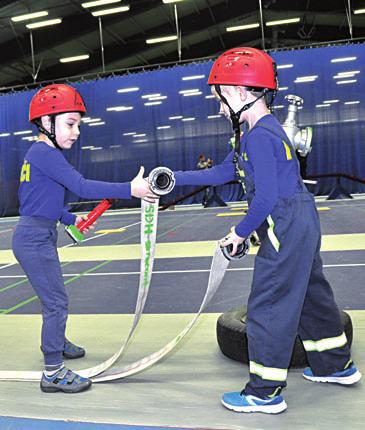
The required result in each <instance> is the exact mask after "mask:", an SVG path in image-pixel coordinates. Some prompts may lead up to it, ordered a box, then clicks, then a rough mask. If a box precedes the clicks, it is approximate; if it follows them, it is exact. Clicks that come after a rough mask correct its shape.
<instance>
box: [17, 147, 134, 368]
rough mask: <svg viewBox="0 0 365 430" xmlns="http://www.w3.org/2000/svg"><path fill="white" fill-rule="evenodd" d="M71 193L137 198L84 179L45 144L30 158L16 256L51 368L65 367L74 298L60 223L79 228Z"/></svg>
mask: <svg viewBox="0 0 365 430" xmlns="http://www.w3.org/2000/svg"><path fill="white" fill-rule="evenodd" d="M66 189H68V190H70V191H72V192H73V193H75V194H77V195H79V196H80V197H83V198H91V199H101V198H117V199H129V198H131V187H130V183H129V182H128V183H111V182H101V181H92V180H88V179H85V178H83V176H82V175H81V174H80V173H79V172H77V171H76V170H75V168H74V167H73V166H72V165H71V164H70V163H68V162H67V160H66V159H65V157H64V156H63V154H62V152H61V151H60V150H58V149H56V148H52V147H50V146H49V145H47V144H46V143H45V142H43V141H39V142H37V143H34V144H33V145H32V146H31V147H30V149H29V150H28V152H27V153H26V155H25V159H24V164H23V167H22V170H21V175H20V188H19V202H20V210H19V211H20V215H21V216H20V220H19V223H18V225H17V227H16V230H15V232H14V235H13V251H14V255H15V257H16V259H17V260H18V262H19V263H20V265H21V267H22V268H23V270H24V272H25V273H26V275H27V277H28V279H29V281H30V283H31V285H32V287H33V288H34V290H35V292H36V294H37V295H38V297H39V299H40V301H41V304H42V315H43V326H42V350H43V353H44V360H45V364H46V365H58V364H60V363H62V352H63V348H64V343H65V328H66V320H67V315H68V298H67V293H66V291H65V286H64V283H63V279H62V272H61V267H60V262H59V258H58V253H57V222H58V221H60V222H62V223H63V224H65V225H70V224H74V223H75V220H76V216H75V215H73V214H71V213H69V212H67V211H66V210H65V209H64V197H65V191H66Z"/></svg>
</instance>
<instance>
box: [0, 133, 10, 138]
mask: <svg viewBox="0 0 365 430" xmlns="http://www.w3.org/2000/svg"><path fill="white" fill-rule="evenodd" d="M8 136H10V133H0V137H8Z"/></svg>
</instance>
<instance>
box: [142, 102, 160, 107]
mask: <svg viewBox="0 0 365 430" xmlns="http://www.w3.org/2000/svg"><path fill="white" fill-rule="evenodd" d="M161 103H162V102H147V103H144V105H145V106H157V105H160V104H161Z"/></svg>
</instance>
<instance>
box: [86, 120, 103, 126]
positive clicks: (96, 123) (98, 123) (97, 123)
mask: <svg viewBox="0 0 365 430" xmlns="http://www.w3.org/2000/svg"><path fill="white" fill-rule="evenodd" d="M104 124H105V121H100V122H91V123H89V124H88V125H89V126H90V127H94V125H104Z"/></svg>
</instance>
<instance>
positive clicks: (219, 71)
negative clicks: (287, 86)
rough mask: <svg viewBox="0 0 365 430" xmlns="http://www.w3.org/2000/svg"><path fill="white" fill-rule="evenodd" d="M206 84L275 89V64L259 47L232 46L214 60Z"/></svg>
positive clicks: (276, 84)
mask: <svg viewBox="0 0 365 430" xmlns="http://www.w3.org/2000/svg"><path fill="white" fill-rule="evenodd" d="M208 84H209V85H242V86H245V87H254V88H268V89H270V90H276V89H277V87H278V83H277V80H276V64H275V62H274V60H273V59H272V58H271V57H270V56H269V55H268V54H266V53H265V52H264V51H261V50H260V49H256V48H233V49H230V50H228V51H226V52H224V53H223V54H222V55H220V56H219V57H218V58H217V60H216V61H215V62H214V64H213V66H212V69H211V71H210V75H209V78H208Z"/></svg>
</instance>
